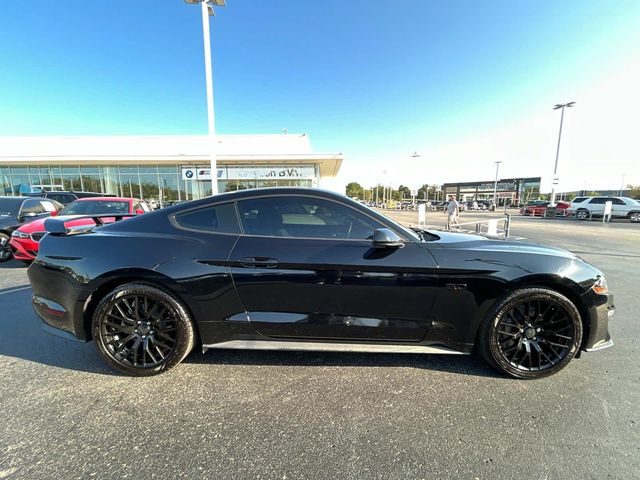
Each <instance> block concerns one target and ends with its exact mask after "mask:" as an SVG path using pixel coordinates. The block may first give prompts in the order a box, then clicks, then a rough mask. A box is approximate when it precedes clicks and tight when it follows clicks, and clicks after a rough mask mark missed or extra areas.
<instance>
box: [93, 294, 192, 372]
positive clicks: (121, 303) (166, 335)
mask: <svg viewBox="0 0 640 480" xmlns="http://www.w3.org/2000/svg"><path fill="white" fill-rule="evenodd" d="M91 330H92V333H93V338H94V340H95V342H96V347H97V348H98V352H99V353H100V355H101V356H102V358H104V360H105V361H106V362H107V363H108V364H109V365H110V366H111V367H113V368H115V369H117V370H119V371H121V372H124V373H126V374H127V375H132V376H149V375H157V374H159V373H162V372H164V371H167V370H169V369H170V368H173V367H175V366H176V365H177V364H179V363H180V362H181V361H182V360H184V358H185V357H186V356H187V355H188V354H189V352H190V351H191V350H192V349H193V346H194V345H195V341H196V333H195V329H194V325H193V321H192V320H191V317H190V316H189V314H188V313H187V309H186V308H185V307H184V305H183V304H182V303H181V302H180V301H179V300H177V299H176V298H175V297H173V295H171V294H169V293H168V292H166V291H164V290H161V289H159V288H157V287H154V286H151V285H147V284H144V283H129V284H126V285H122V286H120V287H118V288H116V289H115V290H113V291H111V292H109V293H108V294H107V295H106V296H105V297H104V298H103V299H102V300H101V301H100V303H99V304H98V306H97V307H96V310H95V312H94V314H93V318H92V323H91Z"/></svg>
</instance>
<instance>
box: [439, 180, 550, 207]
mask: <svg viewBox="0 0 640 480" xmlns="http://www.w3.org/2000/svg"><path fill="white" fill-rule="evenodd" d="M540 181H541V177H527V178H503V179H500V180H498V184H497V197H498V204H499V205H504V204H505V203H506V204H518V203H522V202H528V201H529V200H535V199H537V198H538V197H539V196H540ZM495 188H496V182H495V180H488V181H482V182H464V183H445V184H444V185H442V190H443V192H444V194H445V196H448V195H455V196H456V198H457V199H458V200H461V201H473V200H493V192H494V189H495Z"/></svg>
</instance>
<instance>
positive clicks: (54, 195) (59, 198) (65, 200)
mask: <svg viewBox="0 0 640 480" xmlns="http://www.w3.org/2000/svg"><path fill="white" fill-rule="evenodd" d="M27 196H28V197H42V198H49V199H51V200H55V201H56V202H59V203H61V204H62V205H68V204H70V203H71V202H75V201H76V200H77V199H79V198H89V197H115V195H112V194H109V193H97V192H74V191H73V190H72V191H70V192H60V191H56V190H51V191H49V190H43V191H42V192H35V193H29V194H27Z"/></svg>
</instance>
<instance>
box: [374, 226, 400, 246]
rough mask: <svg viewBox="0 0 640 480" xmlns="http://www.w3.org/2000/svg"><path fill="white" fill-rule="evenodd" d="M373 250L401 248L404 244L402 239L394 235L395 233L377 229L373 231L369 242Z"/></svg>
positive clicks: (385, 229)
mask: <svg viewBox="0 0 640 480" xmlns="http://www.w3.org/2000/svg"><path fill="white" fill-rule="evenodd" d="M371 242H372V243H373V246H374V248H402V247H404V242H403V241H402V238H400V237H399V236H398V235H396V233H395V232H393V231H392V230H389V229H388V228H378V229H376V230H374V231H373V238H372V240H371Z"/></svg>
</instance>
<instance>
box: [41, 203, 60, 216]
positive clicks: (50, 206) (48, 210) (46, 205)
mask: <svg viewBox="0 0 640 480" xmlns="http://www.w3.org/2000/svg"><path fill="white" fill-rule="evenodd" d="M40 203H41V204H42V208H44V211H45V212H46V213H51V212H56V211H58V207H56V206H55V205H54V203H53V201H49V200H42V201H41V202H40ZM56 203H58V202H56Z"/></svg>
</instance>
